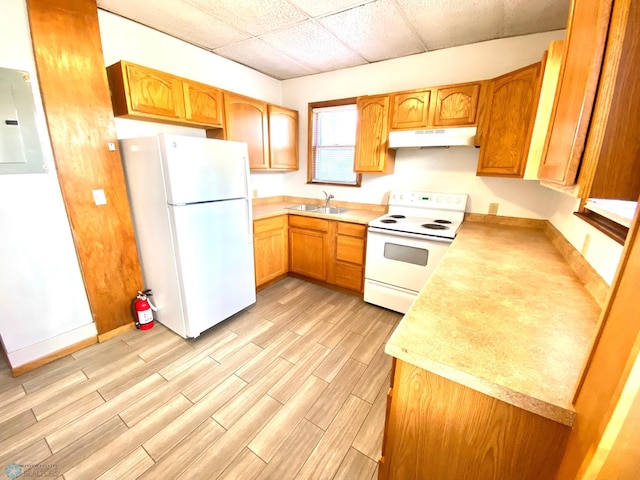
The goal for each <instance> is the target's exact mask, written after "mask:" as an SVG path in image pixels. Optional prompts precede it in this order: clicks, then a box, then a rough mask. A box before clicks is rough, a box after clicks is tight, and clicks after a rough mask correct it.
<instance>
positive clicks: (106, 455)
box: [0, 278, 401, 480]
mask: <svg viewBox="0 0 640 480" xmlns="http://www.w3.org/2000/svg"><path fill="white" fill-rule="evenodd" d="M400 318H401V315H399V314H397V313H394V312H390V311H388V310H385V309H382V308H378V307H375V306H372V305H369V304H367V303H364V302H363V301H362V300H360V299H358V298H355V297H351V296H349V295H344V294H342V293H339V292H334V291H332V290H328V289H325V288H323V287H319V286H317V285H313V284H310V283H307V282H303V281H301V280H297V279H293V278H287V279H285V280H283V281H281V282H279V283H277V284H275V285H273V286H271V287H269V288H267V289H265V290H263V291H262V292H260V293H259V295H258V302H257V304H256V305H255V306H253V307H252V308H251V309H249V310H247V311H246V312H243V313H242V314H240V315H238V316H237V317H234V318H232V319H230V320H228V321H226V322H223V323H222V324H221V325H218V326H216V327H214V328H212V329H211V330H209V331H207V332H206V333H205V334H203V335H202V336H201V337H200V338H199V339H197V340H195V341H186V340H183V339H182V338H180V337H179V336H177V335H176V334H174V333H172V332H171V331H169V330H167V329H166V328H164V327H163V326H162V325H159V324H156V326H155V327H154V328H153V329H151V330H147V331H138V330H133V331H130V332H127V333H125V334H123V335H120V336H118V337H116V338H114V339H111V340H109V341H107V342H105V343H102V344H97V345H93V346H91V347H89V348H86V349H84V350H81V351H79V352H76V353H75V354H73V355H69V356H67V357H64V358H62V359H60V360H58V361H56V362H54V363H51V364H49V365H46V366H44V367H41V368H39V369H37V370H34V371H32V372H29V373H27V374H25V375H22V376H21V377H18V378H12V377H11V376H10V373H9V371H8V369H7V367H6V365H3V368H2V369H0V472H2V473H4V469H5V466H6V465H8V464H21V465H27V464H38V465H39V467H38V468H39V472H40V473H41V474H42V473H43V468H44V467H43V465H48V466H52V468H51V470H50V471H49V472H45V473H49V474H53V476H50V477H49V478H55V477H56V476H58V477H59V478H63V476H64V479H65V480H72V479H81V480H86V479H93V478H100V479H119V480H121V479H129V478H131V479H133V478H143V479H174V478H180V479H198V480H200V479H242V480H250V479H254V478H255V479H277V480H287V479H318V480H330V479H334V480H338V479H344V480H360V479H362V480H370V479H374V478H377V477H376V476H377V461H378V459H379V456H380V447H381V442H382V429H383V424H384V414H385V405H386V394H387V390H388V385H389V383H388V382H389V372H390V365H391V361H390V358H389V357H388V356H387V355H385V353H384V343H385V342H386V340H387V338H388V336H389V335H390V333H391V331H392V330H393V328H394V326H395V324H396V323H397V322H398V321H399V320H400ZM34 473H38V471H37V470H34Z"/></svg>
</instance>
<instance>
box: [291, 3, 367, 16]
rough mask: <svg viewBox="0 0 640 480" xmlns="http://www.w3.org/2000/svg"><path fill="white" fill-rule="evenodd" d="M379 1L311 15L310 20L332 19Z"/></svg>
mask: <svg viewBox="0 0 640 480" xmlns="http://www.w3.org/2000/svg"><path fill="white" fill-rule="evenodd" d="M287 1H288V2H289V3H291V0H287ZM377 1H379V0H364V1H361V2H360V3H357V4H355V5H351V6H349V7H345V8H339V9H338V10H332V11H330V12H327V13H323V14H322V15H316V16H311V15H310V16H309V18H310V19H312V20H322V19H323V18H326V17H331V16H333V15H337V14H338V13H343V12H348V11H349V10H353V9H355V8H360V7H362V6H364V5H368V4H370V3H376V2H377ZM294 6H295V5H294ZM307 15H308V14H307Z"/></svg>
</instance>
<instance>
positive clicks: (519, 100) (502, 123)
mask: <svg viewBox="0 0 640 480" xmlns="http://www.w3.org/2000/svg"><path fill="white" fill-rule="evenodd" d="M539 75H540V63H536V64H533V65H530V66H528V67H525V68H521V69H520V70H516V71H515V72H511V73H508V74H506V75H502V76H501V77H498V78H495V79H494V80H492V81H491V82H490V83H489V92H488V96H487V111H486V118H485V120H484V132H483V139H482V146H481V148H480V158H479V160H478V171H477V174H478V175H490V176H497V177H522V175H523V173H524V163H525V161H526V157H527V152H528V150H529V143H530V141H531V130H532V128H533V120H534V116H535V111H536V107H537V103H538V91H537V86H538V77H539Z"/></svg>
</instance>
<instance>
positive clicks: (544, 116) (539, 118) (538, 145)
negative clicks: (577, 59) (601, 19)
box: [523, 40, 564, 180]
mask: <svg viewBox="0 0 640 480" xmlns="http://www.w3.org/2000/svg"><path fill="white" fill-rule="evenodd" d="M563 45H564V42H563V41H562V40H558V41H554V42H551V43H550V45H549V50H547V51H546V52H545V53H544V55H543V56H542V65H543V69H542V73H541V75H540V80H541V84H540V96H539V100H538V106H537V108H536V118H535V121H534V124H533V131H532V134H531V143H530V145H529V152H528V154H527V161H526V167H525V171H524V176H523V178H524V179H526V180H537V179H538V169H539V168H540V162H541V161H542V157H543V155H544V145H545V140H546V138H547V132H548V131H549V120H550V118H551V112H552V111H553V99H554V98H555V95H556V90H557V89H558V77H559V75H560V65H561V63H562V51H563Z"/></svg>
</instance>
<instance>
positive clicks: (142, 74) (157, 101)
mask: <svg viewBox="0 0 640 480" xmlns="http://www.w3.org/2000/svg"><path fill="white" fill-rule="evenodd" d="M121 64H122V69H123V73H124V77H125V79H126V82H125V90H127V91H128V93H129V95H128V100H129V102H130V110H131V111H133V112H138V113H150V114H153V115H161V116H163V117H169V118H176V119H178V118H182V117H184V109H183V105H184V99H183V93H182V82H181V81H180V79H178V78H176V77H174V76H173V75H169V74H167V73H163V72H159V71H157V70H153V69H150V68H146V67H141V66H140V65H133V64H130V63H126V62H121Z"/></svg>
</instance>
